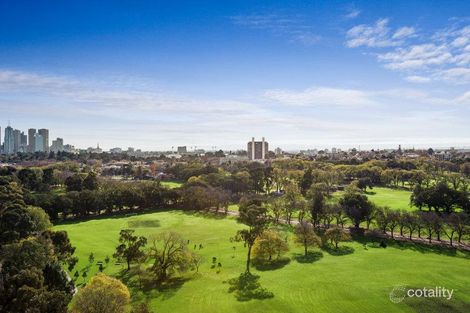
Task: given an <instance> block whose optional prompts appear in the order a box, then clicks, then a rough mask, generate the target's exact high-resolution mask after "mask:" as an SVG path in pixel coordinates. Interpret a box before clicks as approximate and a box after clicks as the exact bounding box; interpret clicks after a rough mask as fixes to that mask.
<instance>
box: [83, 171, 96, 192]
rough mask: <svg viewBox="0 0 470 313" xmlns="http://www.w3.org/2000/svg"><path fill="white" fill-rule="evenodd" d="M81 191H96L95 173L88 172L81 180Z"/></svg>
mask: <svg viewBox="0 0 470 313" xmlns="http://www.w3.org/2000/svg"><path fill="white" fill-rule="evenodd" d="M83 189H87V190H96V189H98V178H97V177H96V173H94V172H90V173H89V174H88V175H87V177H85V179H84V180H83Z"/></svg>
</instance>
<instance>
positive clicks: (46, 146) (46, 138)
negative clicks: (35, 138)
mask: <svg viewBox="0 0 470 313" xmlns="http://www.w3.org/2000/svg"><path fill="white" fill-rule="evenodd" d="M38 133H39V134H40V135H41V136H42V140H43V142H42V145H43V147H42V151H44V152H49V129H45V128H41V129H40V130H38ZM36 146H37V145H36Z"/></svg>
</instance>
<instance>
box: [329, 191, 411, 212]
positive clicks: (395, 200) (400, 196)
mask: <svg viewBox="0 0 470 313" xmlns="http://www.w3.org/2000/svg"><path fill="white" fill-rule="evenodd" d="M342 194H343V192H342V191H337V192H335V193H334V194H333V201H335V200H337V199H339V197H341V195H342ZM410 196H411V191H408V190H402V189H392V188H384V187H374V189H367V197H368V198H369V199H370V200H371V201H372V202H373V203H375V204H377V205H379V206H388V207H390V208H391V209H394V210H405V211H414V210H417V209H418V208H417V207H414V206H411V207H410Z"/></svg>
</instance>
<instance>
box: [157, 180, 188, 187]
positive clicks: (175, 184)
mask: <svg viewBox="0 0 470 313" xmlns="http://www.w3.org/2000/svg"><path fill="white" fill-rule="evenodd" d="M160 183H161V184H162V186H165V187H167V188H178V187H181V185H183V184H182V183H180V182H177V181H166V180H163V181H161V182H160Z"/></svg>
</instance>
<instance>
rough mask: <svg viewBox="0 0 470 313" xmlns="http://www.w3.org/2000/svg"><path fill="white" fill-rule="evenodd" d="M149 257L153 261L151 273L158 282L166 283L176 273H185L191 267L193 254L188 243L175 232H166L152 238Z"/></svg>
mask: <svg viewBox="0 0 470 313" xmlns="http://www.w3.org/2000/svg"><path fill="white" fill-rule="evenodd" d="M148 257H149V258H150V259H151V260H152V262H153V264H152V266H151V271H152V272H153V273H154V274H155V276H156V279H157V281H158V282H164V281H165V280H167V279H168V278H170V277H171V276H172V275H173V274H174V273H175V272H185V271H187V270H188V269H189V267H190V265H191V259H192V253H191V252H190V251H189V250H188V247H187V241H186V240H184V239H183V237H181V235H180V234H178V233H175V232H164V233H161V234H159V235H157V236H154V237H152V238H151V246H150V251H149V254H148Z"/></svg>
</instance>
